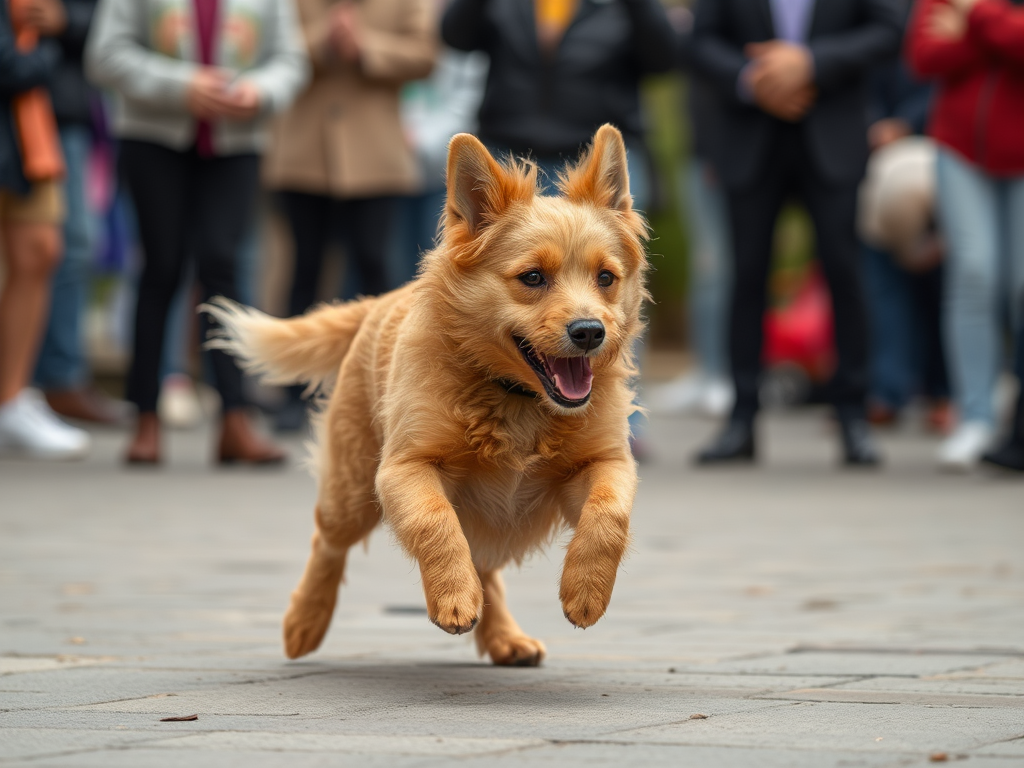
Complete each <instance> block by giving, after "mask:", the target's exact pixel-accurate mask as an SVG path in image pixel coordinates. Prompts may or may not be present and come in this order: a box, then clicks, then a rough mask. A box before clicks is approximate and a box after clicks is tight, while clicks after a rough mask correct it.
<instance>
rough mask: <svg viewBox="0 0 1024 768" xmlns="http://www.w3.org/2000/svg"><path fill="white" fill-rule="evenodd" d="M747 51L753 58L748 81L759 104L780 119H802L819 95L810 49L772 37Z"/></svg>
mask: <svg viewBox="0 0 1024 768" xmlns="http://www.w3.org/2000/svg"><path fill="white" fill-rule="evenodd" d="M745 53H746V54H747V56H748V57H750V59H751V64H750V69H749V71H748V73H747V75H746V76H747V83H748V85H749V87H750V90H751V93H752V95H753V97H754V101H755V102H756V103H757V105H758V106H759V107H761V109H763V110H764V111H765V112H767V113H768V114H770V115H774V116H775V117H777V118H779V119H780V120H786V121H787V122H791V123H795V122H799V121H800V120H802V119H803V118H804V116H805V115H806V114H807V112H808V111H810V109H811V107H812V106H814V102H815V100H816V99H817V96H818V93H817V89H815V87H814V60H813V59H812V57H811V53H810V51H808V50H807V48H806V47H804V46H802V45H795V44H793V43H787V42H784V41H782V40H770V41H768V42H766V43H753V44H751V45H748V46H747V48H746V51H745Z"/></svg>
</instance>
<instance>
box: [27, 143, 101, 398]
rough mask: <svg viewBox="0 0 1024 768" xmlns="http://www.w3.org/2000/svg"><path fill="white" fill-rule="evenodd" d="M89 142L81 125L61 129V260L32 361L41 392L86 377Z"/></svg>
mask: <svg viewBox="0 0 1024 768" xmlns="http://www.w3.org/2000/svg"><path fill="white" fill-rule="evenodd" d="M91 142H92V132H91V131H90V129H89V128H88V127H86V126H84V125H65V126H61V128H60V143H61V148H62V149H63V150H64V160H65V163H66V165H67V177H66V179H65V195H66V198H67V218H66V219H65V221H64V258H63V260H62V261H61V263H60V266H59V267H58V268H57V271H56V273H54V276H53V282H52V295H51V302H50V320H49V323H48V324H47V326H46V335H45V336H44V337H43V344H42V347H40V350H39V358H38V360H37V362H36V371H35V377H34V381H35V384H36V386H38V387H41V388H42V389H76V388H78V387H81V386H83V385H84V384H85V383H86V380H87V379H88V377H89V364H88V360H87V359H86V353H85V340H84V333H83V332H84V320H85V310H86V306H87V304H88V298H89V267H90V263H91V259H92V246H93V242H94V231H95V227H94V226H93V217H92V214H91V213H90V211H89V208H88V205H87V203H86V196H85V174H86V167H87V163H88V160H89V146H90V144H91Z"/></svg>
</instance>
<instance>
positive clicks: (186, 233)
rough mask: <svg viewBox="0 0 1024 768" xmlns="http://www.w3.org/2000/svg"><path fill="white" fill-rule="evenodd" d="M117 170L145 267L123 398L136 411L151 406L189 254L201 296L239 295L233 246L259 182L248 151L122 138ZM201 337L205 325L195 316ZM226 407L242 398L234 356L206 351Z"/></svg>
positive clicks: (246, 225)
mask: <svg viewBox="0 0 1024 768" xmlns="http://www.w3.org/2000/svg"><path fill="white" fill-rule="evenodd" d="M120 163H121V173H122V176H123V178H124V180H125V181H126V183H127V185H128V190H129V192H130V193H131V196H132V201H133V202H134V204H135V215H136V218H137V220H138V227H139V238H140V240H141V241H142V251H143V255H144V265H143V269H142V277H141V279H140V281H139V296H138V304H137V306H136V310H135V341H134V345H133V353H132V364H131V370H130V372H129V374H128V391H127V396H128V399H129V400H130V401H131V402H133V403H135V405H137V406H138V409H139V412H140V413H151V412H154V411H156V405H157V397H158V395H159V393H160V381H159V376H160V359H161V353H162V351H163V344H164V329H165V327H166V325H167V312H168V309H169V308H170V305H171V300H172V299H173V298H174V293H175V291H176V290H177V288H178V285H179V284H180V283H181V280H182V275H183V272H184V268H185V265H186V263H187V260H188V259H189V258H192V259H194V260H195V265H196V275H197V277H198V279H199V282H200V284H201V286H202V297H203V300H204V301H205V300H207V299H209V298H211V297H213V296H226V297H228V298H230V299H237V298H238V288H237V281H236V265H237V260H238V252H239V248H240V246H241V244H242V241H243V239H244V237H245V235H246V232H247V231H248V228H249V226H250V223H251V221H252V216H253V210H254V204H255V193H256V190H257V189H258V187H259V158H258V157H257V156H256V155H254V154H246V155H231V156H227V157H213V158H203V157H200V156H199V155H198V154H197V153H196V152H195V150H188V151H185V152H179V151H176V150H173V149H169V148H167V147H164V146H162V145H159V144H153V143H150V142H146V141H133V140H126V141H123V142H122V144H121V159H120ZM200 322H201V328H202V331H203V338H205V337H206V333H207V332H208V330H209V327H210V321H209V319H208V318H207V317H206V316H205V315H204V316H203V317H202V319H201V321H200ZM205 354H207V355H209V356H210V363H211V365H212V368H213V373H214V379H215V381H216V385H217V390H218V392H220V396H221V398H222V400H223V406H224V410H232V409H235V408H240V407H242V406H243V405H244V404H245V401H244V398H243V395H242V374H241V371H240V370H239V369H238V366H236V365H235V362H234V360H232V358H231V357H230V356H229V355H227V354H225V353H223V352H220V351H216V350H213V351H207V352H206V353H205Z"/></svg>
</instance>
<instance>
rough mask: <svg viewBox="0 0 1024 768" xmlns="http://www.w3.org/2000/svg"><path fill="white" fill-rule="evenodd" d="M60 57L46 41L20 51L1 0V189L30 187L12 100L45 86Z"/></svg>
mask: <svg viewBox="0 0 1024 768" xmlns="http://www.w3.org/2000/svg"><path fill="white" fill-rule="evenodd" d="M59 58H60V51H59V50H58V49H57V47H56V45H54V44H53V43H51V42H49V41H45V40H44V41H42V42H41V43H40V44H39V46H38V47H36V49H35V50H34V51H30V52H28V53H22V52H20V51H18V49H17V47H16V46H15V43H14V31H13V30H12V29H11V19H10V14H9V12H8V9H7V2H6V0H2V1H0V189H6V190H11V191H14V192H17V193H18V194H24V193H26V192H27V191H28V189H29V185H28V182H27V181H26V180H25V174H24V173H22V170H21V153H20V151H19V149H18V140H17V135H16V134H15V128H14V119H13V115H12V114H11V99H12V98H14V97H15V96H16V95H17V94H19V93H21V92H22V91H27V90H30V89H32V88H35V87H36V86H40V85H46V83H47V81H48V79H49V77H50V74H51V73H52V72H53V70H54V68H55V67H56V66H57V62H58V60H59Z"/></svg>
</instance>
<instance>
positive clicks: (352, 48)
mask: <svg viewBox="0 0 1024 768" xmlns="http://www.w3.org/2000/svg"><path fill="white" fill-rule="evenodd" d="M328 23H329V24H330V30H331V31H330V41H331V45H332V47H333V48H334V52H335V53H336V54H337V55H338V57H339V58H340V59H341V60H342V61H346V62H348V63H349V64H356V63H358V62H359V57H360V55H361V54H362V51H363V44H362V43H363V35H362V27H361V26H360V23H359V15H358V13H357V11H356V6H355V4H354V3H353V2H351V0H342V2H340V3H338V4H337V5H335V6H334V8H333V9H331V16H330V20H329V22H328Z"/></svg>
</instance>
